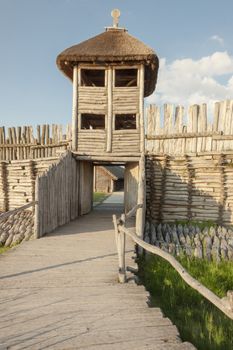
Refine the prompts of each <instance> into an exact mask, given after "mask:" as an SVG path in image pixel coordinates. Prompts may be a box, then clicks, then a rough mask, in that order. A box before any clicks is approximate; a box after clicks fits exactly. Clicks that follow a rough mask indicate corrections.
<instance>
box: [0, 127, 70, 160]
mask: <svg viewBox="0 0 233 350" xmlns="http://www.w3.org/2000/svg"><path fill="white" fill-rule="evenodd" d="M70 144H71V126H70V125H67V127H66V130H65V131H64V130H63V127H62V125H55V124H53V125H51V126H50V125H38V126H37V127H36V130H34V129H33V127H32V126H23V127H11V128H8V129H7V131H6V128H5V127H0V161H1V160H25V159H37V158H44V157H52V156H56V155H58V154H59V153H61V152H64V151H65V150H67V149H69V148H70Z"/></svg>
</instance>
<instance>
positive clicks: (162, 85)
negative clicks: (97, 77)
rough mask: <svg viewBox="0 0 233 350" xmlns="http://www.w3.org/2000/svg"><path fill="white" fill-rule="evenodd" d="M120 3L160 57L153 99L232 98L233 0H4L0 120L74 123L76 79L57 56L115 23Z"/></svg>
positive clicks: (0, 5)
mask: <svg viewBox="0 0 233 350" xmlns="http://www.w3.org/2000/svg"><path fill="white" fill-rule="evenodd" d="M113 8H119V9H120V10H121V18H120V25H121V26H124V27H126V28H127V29H128V30H129V33H130V34H132V35H133V36H136V37H137V38H139V39H141V40H142V41H144V42H145V43H146V44H148V45H149V46H151V47H152V48H153V49H154V50H155V51H156V52H157V54H158V56H159V57H160V62H161V69H160V74H159V81H158V86H157V91H156V92H155V94H153V95H152V96H151V97H150V98H149V100H148V102H152V103H158V104H163V103H165V102H167V103H175V104H184V105H187V104H189V103H202V102H209V103H213V102H214V101H216V100H222V99H225V98H233V39H232V36H233V21H232V13H233V1H232V0H221V1H220V0H202V1H200V0H196V1H194V0H192V1H191V0H186V1H184V0H144V1H138V0H99V1H97V0H95V1H94V0H92V1H91V0H0V125H5V126H11V125H13V126H16V125H35V124H37V123H38V124H39V123H49V124H50V123H61V124H66V123H68V122H70V120H71V108H72V105H71V104H72V86H71V83H70V81H69V80H68V79H66V78H65V77H64V76H63V75H62V74H61V73H60V71H58V69H57V67H56V64H55V61H56V56H57V55H58V54H59V53H60V52H61V51H63V50H64V49H65V48H67V47H69V46H71V45H74V44H76V43H79V42H81V41H83V40H85V39H88V38H89V37H92V36H94V35H96V34H98V33H101V32H102V31H103V30H104V27H105V26H108V25H111V23H112V18H111V16H110V13H111V10H112V9H113Z"/></svg>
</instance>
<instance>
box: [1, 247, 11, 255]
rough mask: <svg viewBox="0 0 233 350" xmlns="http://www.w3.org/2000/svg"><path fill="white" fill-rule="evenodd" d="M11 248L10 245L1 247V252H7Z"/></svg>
mask: <svg viewBox="0 0 233 350" xmlns="http://www.w3.org/2000/svg"><path fill="white" fill-rule="evenodd" d="M9 249H10V248H9V247H0V254H2V253H5V252H7V250H9Z"/></svg>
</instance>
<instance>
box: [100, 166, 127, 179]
mask: <svg viewBox="0 0 233 350" xmlns="http://www.w3.org/2000/svg"><path fill="white" fill-rule="evenodd" d="M101 168H102V169H103V170H104V171H105V172H106V173H108V174H109V175H110V176H111V177H112V179H113V180H120V179H124V173H125V168H123V167H121V166H118V165H105V166H101Z"/></svg>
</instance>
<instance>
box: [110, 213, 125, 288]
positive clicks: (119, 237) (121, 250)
mask: <svg viewBox="0 0 233 350" xmlns="http://www.w3.org/2000/svg"><path fill="white" fill-rule="evenodd" d="M113 224H114V228H115V239H116V246H117V253H118V266H119V269H118V281H119V282H120V283H125V282H126V272H125V271H126V268H125V233H124V232H122V231H120V230H119V229H118V224H117V218H116V215H113ZM121 225H122V226H124V225H125V214H122V215H121Z"/></svg>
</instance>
